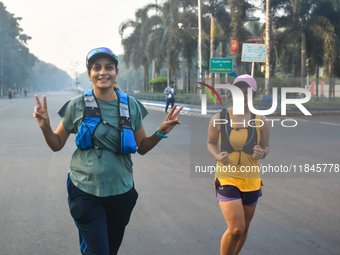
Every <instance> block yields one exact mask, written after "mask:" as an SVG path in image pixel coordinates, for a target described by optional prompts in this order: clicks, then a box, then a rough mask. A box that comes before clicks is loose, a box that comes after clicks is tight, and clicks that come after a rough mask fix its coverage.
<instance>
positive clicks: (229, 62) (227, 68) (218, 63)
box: [210, 58, 233, 73]
mask: <svg viewBox="0 0 340 255" xmlns="http://www.w3.org/2000/svg"><path fill="white" fill-rule="evenodd" d="M232 71H233V59H232V58H211V59H210V72H211V73H231V72H232Z"/></svg>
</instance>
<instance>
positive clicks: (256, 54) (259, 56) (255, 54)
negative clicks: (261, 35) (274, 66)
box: [241, 43, 266, 62]
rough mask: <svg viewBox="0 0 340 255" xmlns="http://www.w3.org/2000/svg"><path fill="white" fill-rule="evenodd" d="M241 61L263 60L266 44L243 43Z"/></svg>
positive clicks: (264, 59)
mask: <svg viewBox="0 0 340 255" xmlns="http://www.w3.org/2000/svg"><path fill="white" fill-rule="evenodd" d="M241 61H242V62H265V61H266V45H265V44H254V43H243V45H242V58H241Z"/></svg>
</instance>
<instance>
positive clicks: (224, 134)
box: [220, 109, 258, 165]
mask: <svg viewBox="0 0 340 255" xmlns="http://www.w3.org/2000/svg"><path fill="white" fill-rule="evenodd" d="M220 118H221V119H223V120H227V121H228V122H227V124H220V127H221V151H226V152H228V153H229V154H230V153H232V152H235V151H236V152H238V153H240V157H239V160H238V164H239V165H240V164H241V151H243V152H244V153H246V154H249V155H253V154H254V147H255V145H257V144H258V137H257V130H256V127H255V121H254V119H255V118H256V115H255V114H253V113H252V114H251V121H250V122H249V125H248V127H244V128H232V127H231V125H230V116H229V111H228V110H226V109H223V110H222V111H221V113H220ZM240 129H247V130H248V136H247V141H246V143H245V144H243V148H242V150H235V149H234V147H233V146H232V141H231V140H230V133H231V130H236V131H238V130H240Z"/></svg>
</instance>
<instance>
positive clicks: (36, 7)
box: [0, 0, 161, 73]
mask: <svg viewBox="0 0 340 255" xmlns="http://www.w3.org/2000/svg"><path fill="white" fill-rule="evenodd" d="M0 1H2V2H3V3H4V4H5V6H7V11H8V12H10V13H12V14H14V16H15V17H22V20H21V21H20V27H21V28H22V29H23V30H24V33H26V34H27V35H29V36H31V37H32V40H30V41H29V42H28V47H29V49H30V52H31V53H33V54H34V55H36V56H37V57H38V58H39V59H41V60H43V61H45V62H48V63H52V64H54V65H56V66H57V67H59V68H61V69H63V70H65V71H67V72H68V73H74V65H72V63H75V62H78V63H79V65H78V72H79V73H81V72H84V71H85V57H86V54H87V53H88V52H89V51H90V50H91V49H93V48H96V47H101V46H106V47H109V48H111V50H113V51H114V52H115V53H116V54H117V55H118V54H122V53H123V49H122V47H121V38H120V36H119V33H118V28H119V25H120V24H121V23H122V22H123V21H126V20H127V19H134V17H135V15H134V14H135V11H136V10H137V9H138V8H142V7H144V6H145V5H146V4H149V3H155V0H123V1H114V0H94V1H89V0H53V1H51V0H0ZM160 2H161V1H160V0H158V3H160Z"/></svg>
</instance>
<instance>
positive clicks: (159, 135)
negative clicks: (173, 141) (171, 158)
mask: <svg viewBox="0 0 340 255" xmlns="http://www.w3.org/2000/svg"><path fill="white" fill-rule="evenodd" d="M156 135H157V136H158V137H159V138H162V139H163V138H168V136H167V135H162V134H161V133H159V132H158V128H157V130H156Z"/></svg>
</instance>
